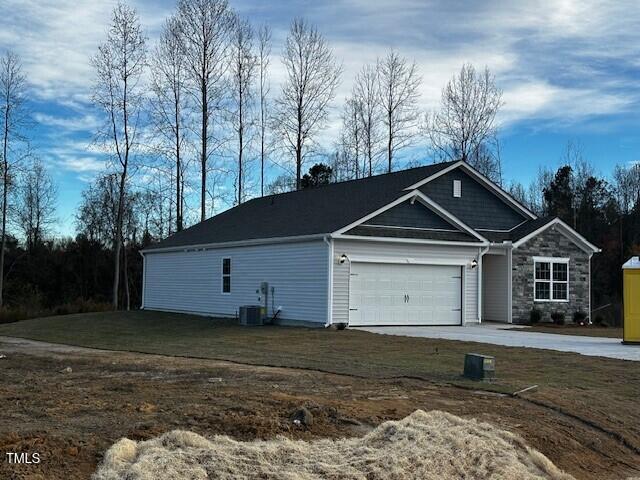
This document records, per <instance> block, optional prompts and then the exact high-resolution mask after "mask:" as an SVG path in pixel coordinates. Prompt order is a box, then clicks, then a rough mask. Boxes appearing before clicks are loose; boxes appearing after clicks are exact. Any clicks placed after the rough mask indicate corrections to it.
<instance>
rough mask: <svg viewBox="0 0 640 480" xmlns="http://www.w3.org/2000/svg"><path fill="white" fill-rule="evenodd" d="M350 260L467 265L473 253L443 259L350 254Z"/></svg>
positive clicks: (359, 261) (360, 261) (354, 261)
mask: <svg viewBox="0 0 640 480" xmlns="http://www.w3.org/2000/svg"><path fill="white" fill-rule="evenodd" d="M348 258H349V261H350V262H352V263H392V264H400V265H404V264H408V265H453V266H466V265H468V264H469V263H470V262H471V261H472V260H473V255H472V256H471V258H470V259H469V260H462V259H460V260H456V259H442V258H433V259H428V258H413V257H375V256H361V255H349V256H348Z"/></svg>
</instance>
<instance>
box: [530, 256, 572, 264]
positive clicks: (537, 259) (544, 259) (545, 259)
mask: <svg viewBox="0 0 640 480" xmlns="http://www.w3.org/2000/svg"><path fill="white" fill-rule="evenodd" d="M533 261H534V262H538V263H569V259H568V258H567V257H533Z"/></svg>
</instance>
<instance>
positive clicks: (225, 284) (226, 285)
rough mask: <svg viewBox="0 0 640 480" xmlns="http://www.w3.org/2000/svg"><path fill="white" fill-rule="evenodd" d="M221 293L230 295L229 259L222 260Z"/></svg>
mask: <svg viewBox="0 0 640 480" xmlns="http://www.w3.org/2000/svg"><path fill="white" fill-rule="evenodd" d="M222 293H231V259H230V258H223V259H222Z"/></svg>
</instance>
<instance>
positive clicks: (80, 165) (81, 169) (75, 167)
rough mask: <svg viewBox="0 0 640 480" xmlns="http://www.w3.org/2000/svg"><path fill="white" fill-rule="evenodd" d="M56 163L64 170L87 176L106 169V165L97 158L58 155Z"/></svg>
mask: <svg viewBox="0 0 640 480" xmlns="http://www.w3.org/2000/svg"><path fill="white" fill-rule="evenodd" d="M54 162H55V163H56V164H57V165H58V166H59V167H60V168H63V169H64V170H67V171H70V172H75V173H81V174H87V173H98V172H101V171H103V170H104V169H105V166H106V163H105V162H104V161H102V160H99V159H97V158H95V157H88V156H86V157H83V156H74V155H71V154H62V155H58V156H57V158H55V159H54Z"/></svg>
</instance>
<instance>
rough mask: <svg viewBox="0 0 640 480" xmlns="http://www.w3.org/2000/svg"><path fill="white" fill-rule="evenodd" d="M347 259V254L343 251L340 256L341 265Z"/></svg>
mask: <svg viewBox="0 0 640 480" xmlns="http://www.w3.org/2000/svg"><path fill="white" fill-rule="evenodd" d="M347 260H348V258H347V256H346V255H345V254H344V253H343V254H342V255H341V256H340V265H342V264H343V263H344V262H346V261H347Z"/></svg>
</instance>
